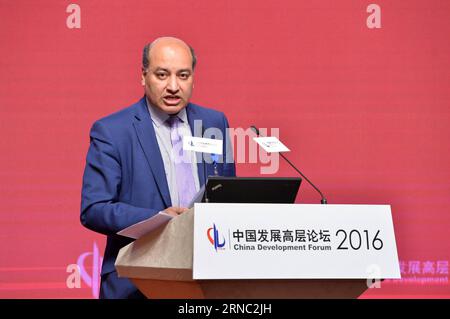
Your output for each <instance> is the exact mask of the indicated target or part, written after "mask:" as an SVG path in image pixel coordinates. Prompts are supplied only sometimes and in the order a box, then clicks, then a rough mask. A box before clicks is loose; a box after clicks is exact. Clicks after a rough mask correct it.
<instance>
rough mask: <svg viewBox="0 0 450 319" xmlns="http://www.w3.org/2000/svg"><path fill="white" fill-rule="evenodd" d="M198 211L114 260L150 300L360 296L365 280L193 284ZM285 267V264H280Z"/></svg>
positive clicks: (297, 280)
mask: <svg viewBox="0 0 450 319" xmlns="http://www.w3.org/2000/svg"><path fill="white" fill-rule="evenodd" d="M194 214H195V212H194V209H193V208H192V209H191V210H189V211H188V212H186V213H184V214H182V215H180V216H178V217H176V218H173V219H172V220H170V221H169V223H168V224H166V225H164V226H161V227H159V228H158V229H156V230H155V231H153V232H151V233H149V234H147V235H145V236H143V237H141V238H139V239H138V240H136V241H134V242H133V243H131V244H129V245H128V246H125V247H123V248H122V249H121V250H120V252H119V255H118V257H117V260H116V268H117V271H118V274H119V276H120V277H128V278H129V279H131V280H132V281H133V282H134V284H135V285H136V286H137V287H138V288H139V290H140V291H141V292H142V293H144V294H145V295H146V296H147V297H148V298H152V299H153V298H156V299H161V298H171V299H178V298H183V299H185V298H187V299H189V298H196V299H199V298H208V299H209V298H233V299H238V298H357V297H358V296H360V295H361V294H362V293H363V292H364V291H365V290H367V289H368V286H367V280H366V279H242V280H237V279H221V280H217V279H214V280H193V271H192V267H193V236H194ZM280 267H282V265H280Z"/></svg>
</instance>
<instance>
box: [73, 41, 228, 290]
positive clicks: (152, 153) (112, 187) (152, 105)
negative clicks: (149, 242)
mask: <svg viewBox="0 0 450 319" xmlns="http://www.w3.org/2000/svg"><path fill="white" fill-rule="evenodd" d="M195 64H196V57H195V54H194V51H193V49H192V48H191V47H190V46H188V45H187V44H186V43H184V42H183V41H181V40H179V39H176V38H171V37H164V38H158V39H156V40H155V41H153V42H152V43H151V44H148V45H147V46H145V48H144V53H143V66H142V85H143V87H144V90H145V96H144V97H143V98H142V99H141V100H139V101H138V102H137V103H135V104H133V105H131V106H129V107H127V108H125V109H123V110H121V111H119V112H117V113H114V114H112V115H110V116H107V117H105V118H102V119H100V120H98V121H96V122H95V123H94V125H93V126H92V129H91V132H90V141H91V142H90V147H89V151H88V154H87V158H86V167H85V171H84V176H83V189H82V199H81V223H82V224H83V225H84V226H85V227H87V228H89V229H91V230H93V231H96V232H99V233H102V234H105V235H106V236H107V243H106V249H105V253H104V258H103V265H102V271H101V287H100V298H143V297H144V295H143V294H142V293H141V292H140V291H139V290H138V289H137V288H136V287H135V286H134V285H133V284H132V283H131V282H130V281H129V280H128V279H126V278H118V276H117V273H116V270H115V267H114V262H115V260H116V257H117V254H118V252H119V250H120V248H122V247H123V246H125V245H127V244H129V243H130V242H131V240H130V239H129V238H125V237H122V236H119V235H117V232H118V231H120V230H122V229H124V228H126V227H128V226H130V225H133V224H135V223H137V222H139V221H142V220H144V219H147V218H149V217H151V216H153V215H155V214H157V213H158V212H160V211H164V212H166V213H168V214H170V215H173V216H177V215H179V214H181V213H183V212H185V211H186V210H187V204H186V203H187V202H188V201H189V200H190V199H192V197H193V194H195V193H196V191H198V189H199V188H200V187H201V185H202V184H203V183H204V181H205V176H204V171H206V174H207V175H212V174H213V171H218V174H219V175H223V176H235V166H234V163H233V161H232V156H231V154H230V153H231V152H230V141H229V136H228V135H227V132H226V128H227V127H228V121H227V119H226V117H225V115H224V114H223V113H221V112H218V111H214V110H212V109H207V108H204V107H201V106H198V105H195V104H192V103H190V102H189V100H190V98H191V94H192V89H193V86H194V84H193V83H194V79H193V77H194V68H195ZM199 123H201V125H202V129H200V135H201V134H202V132H204V131H205V130H207V129H210V128H214V129H215V130H216V131H217V132H219V133H220V134H216V135H217V138H222V139H223V155H221V157H220V160H219V161H218V164H216V165H215V167H214V168H213V167H212V166H213V165H211V163H210V161H207V162H208V163H206V162H205V161H195V157H196V155H195V154H194V153H189V152H187V151H183V150H181V153H180V152H179V151H180V150H179V145H180V141H181V139H182V137H183V136H186V135H187V136H189V135H194V133H198V130H194V125H197V124H199ZM196 131H197V132H196ZM197 135H198V134H197ZM220 135H221V136H220ZM175 145H177V149H176V147H175ZM178 155H181V156H183V159H184V160H183V161H180V160H179V158H178V157H177V156H178ZM197 156H198V154H197ZM186 159H188V161H186ZM191 160H192V161H191ZM203 165H206V167H204V166H203Z"/></svg>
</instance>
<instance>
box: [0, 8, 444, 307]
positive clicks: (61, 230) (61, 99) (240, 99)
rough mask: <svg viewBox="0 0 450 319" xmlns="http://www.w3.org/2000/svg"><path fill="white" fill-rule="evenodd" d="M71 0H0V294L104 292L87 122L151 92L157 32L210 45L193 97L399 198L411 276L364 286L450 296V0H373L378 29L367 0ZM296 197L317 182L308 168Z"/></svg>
mask: <svg viewBox="0 0 450 319" xmlns="http://www.w3.org/2000/svg"><path fill="white" fill-rule="evenodd" d="M70 3H71V2H69V1H7V0H0V39H1V45H0V130H1V131H0V133H1V138H0V152H1V157H0V165H1V166H0V176H1V184H0V185H1V188H0V190H1V192H0V196H1V203H0V212H1V213H0V227H1V231H0V238H1V240H0V249H1V257H0V258H1V259H0V297H3V298H5V297H12V298H16V297H31V298H33V297H44V298H46V297H57V298H60V297H68V298H78V297H83V298H90V297H95V296H96V294H95V288H96V286H97V285H98V283H97V282H96V278H97V276H98V270H97V267H98V266H99V262H100V258H101V254H102V253H103V248H104V244H105V239H104V237H103V236H101V235H98V234H95V233H93V232H91V231H89V230H86V229H84V228H83V227H82V226H81V224H80V222H79V207H80V189H81V179H82V173H83V168H84V163H85V155H86V151H87V149H88V146H89V129H90V126H91V125H92V123H93V122H94V121H95V120H96V119H98V118H100V117H102V116H105V115H107V114H109V113H112V112H114V111H116V110H118V109H120V108H122V107H124V106H127V105H129V104H131V103H133V102H134V101H136V100H137V99H139V98H140V97H141V96H142V94H143V90H142V87H141V85H140V61H141V50H142V47H143V45H144V44H145V43H147V42H149V41H152V40H153V39H154V38H156V37H158V36H161V35H172V36H177V37H180V38H182V39H184V40H185V41H187V42H188V43H190V44H191V45H192V46H193V47H194V48H195V49H196V52H197V56H198V60H199V62H198V68H197V69H196V75H195V76H196V79H195V80H196V85H195V92H194V96H193V101H194V102H196V103H198V104H201V105H206V106H210V107H213V108H216V109H219V110H221V111H224V112H225V113H226V114H227V116H228V118H229V121H230V124H231V126H233V127H244V128H245V127H248V126H249V125H252V124H256V125H258V126H260V127H268V128H279V129H280V137H281V139H282V140H283V142H284V143H285V144H286V145H287V146H288V147H289V148H290V149H291V150H292V152H291V153H290V154H289V158H290V159H291V160H292V161H293V162H295V163H296V164H297V165H298V166H299V167H301V169H302V170H303V171H304V172H305V173H306V174H307V175H308V176H309V177H310V178H311V179H312V180H313V181H314V182H315V183H317V184H318V185H320V187H321V189H322V190H323V191H324V192H325V193H326V194H327V197H328V201H329V202H330V203H370V204H391V205H392V212H393V219H394V226H395V231H396V237H397V245H398V251H399V258H400V265H401V270H402V275H403V278H404V279H403V280H402V281H400V282H396V281H387V282H385V283H383V284H382V288H380V289H372V290H370V291H368V292H367V293H365V294H364V296H363V297H366V298H371V297H380V296H384V297H389V296H390V297H426V296H434V297H450V285H449V283H448V260H449V259H450V258H449V257H450V241H449V240H448V231H449V227H450V214H449V213H450V210H449V208H448V207H449V204H450V196H449V195H450V194H449V193H450V192H449V191H450V165H449V163H450V150H449V147H448V142H447V140H448V137H449V136H450V112H449V106H450V103H449V99H450V93H449V84H450V69H449V66H450V63H449V59H448V57H449V56H450V44H449V43H450V42H449V41H448V35H449V32H450V19H449V17H448V14H449V12H450V2H448V1H437V0H434V1H429V2H427V3H424V2H423V1H419V0H415V1H407V2H406V1H384V0H383V1H381V0H376V3H377V4H378V5H379V7H380V8H381V28H375V29H371V28H369V27H368V26H367V23H366V19H367V17H368V16H369V15H370V13H368V12H367V11H366V9H367V7H368V6H369V4H370V3H371V1H362V0H359V1H354V0H351V1H350V0H346V1H331V0H321V1H300V0H283V1H280V0H276V1H275V0H273V1H272V0H265V1H249V0H239V1H238V0H218V1H207V0H185V1H174V0H165V1H148V0H145V1H137V0H135V1H100V0H99V1H86V0H84V1H76V4H78V5H79V8H80V19H81V20H80V21H81V28H69V27H68V24H67V21H66V20H67V18H68V17H69V16H70V15H71V11H70V10H69V11H70V12H69V13H68V12H66V9H67V7H68V5H69V4H70ZM69 26H70V24H69ZM260 166H261V165H260V164H239V165H238V167H237V169H238V174H239V175H241V176H243V175H259V168H260ZM277 175H278V176H295V174H294V171H293V170H292V169H291V168H290V167H288V166H287V165H286V164H285V163H280V170H279V172H278V173H277ZM297 202H301V203H317V202H318V196H317V194H316V193H314V191H313V189H312V188H311V187H309V186H308V185H307V184H306V183H304V184H303V185H302V188H301V190H300V193H299V196H298V199H297ZM97 249H98V252H97ZM83 254H84V255H83ZM80 256H81V258H80V260H79V257H80ZM83 258H84V259H83ZM81 259H83V260H81ZM77 261H80V262H83V265H84V267H85V272H86V273H85V274H84V277H83V280H82V281H81V288H69V287H67V285H66V279H67V276H68V275H69V273H68V272H66V270H67V266H68V265H70V264H75V263H77ZM92 278H94V280H92ZM93 288H94V292H93Z"/></svg>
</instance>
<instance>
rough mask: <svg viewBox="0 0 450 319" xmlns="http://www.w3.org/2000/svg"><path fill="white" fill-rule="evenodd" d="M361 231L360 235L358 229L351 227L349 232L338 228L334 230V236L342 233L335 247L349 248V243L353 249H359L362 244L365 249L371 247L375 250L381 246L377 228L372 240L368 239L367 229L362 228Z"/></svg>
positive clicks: (381, 242)
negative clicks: (339, 241)
mask: <svg viewBox="0 0 450 319" xmlns="http://www.w3.org/2000/svg"><path fill="white" fill-rule="evenodd" d="M363 233H364V234H363V235H361V233H360V232H359V231H358V230H356V229H353V230H351V231H350V233H348V234H347V231H345V230H344V229H339V230H338V231H337V232H336V236H337V237H340V234H342V235H343V238H342V241H341V243H340V244H339V246H338V248H337V249H349V247H348V244H350V247H351V248H352V249H353V250H359V249H361V247H362V246H363V245H364V244H365V248H366V249H367V250H370V249H372V248H373V249H375V250H380V249H382V248H383V241H382V240H381V239H380V238H378V235H379V234H380V231H379V230H378V231H377V233H376V234H375V236H374V237H373V238H372V240H370V236H369V231H368V230H364V231H363Z"/></svg>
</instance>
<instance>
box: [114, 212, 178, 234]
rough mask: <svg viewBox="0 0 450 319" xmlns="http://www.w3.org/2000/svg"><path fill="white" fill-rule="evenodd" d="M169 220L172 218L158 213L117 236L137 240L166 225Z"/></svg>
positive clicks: (123, 230)
mask: <svg viewBox="0 0 450 319" xmlns="http://www.w3.org/2000/svg"><path fill="white" fill-rule="evenodd" d="M171 219H172V216H170V215H168V214H166V213H163V212H159V213H158V214H156V215H154V216H152V217H150V218H148V219H145V220H143V221H141V222H139V223H136V224H134V225H131V226H129V227H127V228H125V229H122V230H121V231H119V232H118V233H117V234H118V235H121V236H125V237H129V238H134V239H138V238H140V237H142V236H144V235H145V234H148V233H149V232H151V231H153V230H155V229H156V228H158V227H159V226H161V225H163V224H166V223H167V222H169V220H171Z"/></svg>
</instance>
